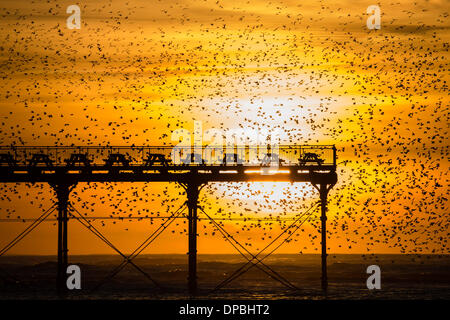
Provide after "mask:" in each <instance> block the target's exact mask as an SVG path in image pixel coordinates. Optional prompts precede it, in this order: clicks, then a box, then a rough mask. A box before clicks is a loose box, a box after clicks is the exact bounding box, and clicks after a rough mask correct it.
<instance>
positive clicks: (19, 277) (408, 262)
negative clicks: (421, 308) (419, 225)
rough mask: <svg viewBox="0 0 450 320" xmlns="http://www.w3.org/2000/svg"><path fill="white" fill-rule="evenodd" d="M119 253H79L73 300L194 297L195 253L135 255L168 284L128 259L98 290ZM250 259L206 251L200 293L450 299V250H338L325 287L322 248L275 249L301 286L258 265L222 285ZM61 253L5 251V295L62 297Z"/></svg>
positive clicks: (1, 295) (0, 279)
mask: <svg viewBox="0 0 450 320" xmlns="http://www.w3.org/2000/svg"><path fill="white" fill-rule="evenodd" d="M121 261H122V260H121V258H120V257H118V256H110V255H102V256H97V255H95V256H93V255H92V256H71V257H70V264H77V265H78V266H79V267H80V268H81V272H82V289H81V290H77V291H74V292H71V293H70V295H69V298H71V299H186V298H189V296H188V295H187V290H186V284H187V281H186V278H187V256H186V255H143V256H139V257H138V258H136V259H135V260H134V262H135V263H136V265H138V266H139V267H140V268H141V269H142V270H145V272H147V273H148V274H149V275H150V276H151V277H152V278H154V279H155V280H156V281H157V282H158V283H159V284H160V285H161V286H162V287H163V289H162V290H160V289H158V288H157V287H156V286H155V285H154V284H153V283H152V282H151V281H150V280H149V279H147V278H146V277H145V276H144V275H142V274H141V273H139V272H138V271H136V269H135V268H133V267H132V266H130V265H128V266H127V267H125V268H124V269H123V270H122V271H121V272H120V273H118V274H117V275H116V276H114V277H113V278H112V279H110V280H109V281H107V282H105V283H104V284H103V285H102V286H101V287H100V288H99V289H97V290H95V291H92V289H93V288H94V287H96V286H97V284H98V283H100V282H101V280H102V279H103V278H105V277H106V276H107V275H108V274H110V272H111V271H112V270H113V269H114V268H115V267H116V266H117V265H119V264H120V263H121ZM245 261H246V260H244V258H243V257H242V256H238V255H199V258H198V284H199V298H203V299H204V298H207V299H324V298H327V299H450V255H439V256H438V255H330V256H329V259H328V277H329V290H328V293H327V295H326V296H325V295H324V294H323V293H322V291H321V289H320V272H321V268H320V256H319V255H274V256H271V257H270V258H268V259H267V260H264V262H265V263H266V264H267V265H269V266H270V268H272V269H273V270H275V271H276V272H277V273H279V274H281V275H282V276H283V277H284V278H286V279H288V280H289V281H290V282H291V283H292V284H294V285H295V286H296V287H297V288H298V290H291V289H289V288H287V287H285V286H284V285H282V284H281V283H279V282H277V281H275V280H273V279H271V278H270V277H269V276H267V275H266V274H265V273H263V272H262V271H260V270H259V269H258V268H256V267H254V268H252V269H250V270H249V271H248V272H247V273H245V274H244V275H242V276H241V277H239V278H238V279H236V280H234V281H233V282H231V283H229V284H228V285H227V286H225V287H224V288H222V289H220V290H219V291H217V292H213V293H211V290H212V289H214V288H215V287H216V285H217V284H219V283H220V282H221V281H222V280H224V279H225V278H227V276H228V275H230V274H231V273H232V272H234V271H235V270H236V269H238V268H239V267H240V266H242V265H243V263H244V262H245ZM372 264H375V265H378V266H379V267H380V268H381V290H368V289H367V287H366V280H367V277H368V276H369V275H368V274H367V273H366V269H367V266H369V265H372ZM55 278H56V258H55V257H52V256H7V257H0V299H55V298H56V295H55Z"/></svg>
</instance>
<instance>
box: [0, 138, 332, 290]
mask: <svg viewBox="0 0 450 320" xmlns="http://www.w3.org/2000/svg"><path fill="white" fill-rule="evenodd" d="M255 155H256V156H255ZM253 181H272V182H278V181H279V182H303V183H305V182H306V183H311V184H312V185H313V186H314V187H315V188H316V189H317V190H318V192H319V195H320V201H319V203H318V205H320V208H321V215H320V219H321V247H322V248H321V258H322V261H321V264H322V277H321V287H322V289H323V290H324V291H326V289H327V286H328V279H327V247H326V220H327V216H326V210H327V196H328V193H329V191H330V189H331V188H332V187H333V186H334V185H335V184H336V182H337V174H336V148H335V146H334V145H280V146H278V147H277V148H276V149H272V150H271V148H270V147H269V148H267V147H265V146H233V147H232V148H230V147H229V146H227V147H225V146H223V147H222V146H220V147H217V146H215V147H213V148H211V147H210V146H206V147H205V146H202V147H198V146H197V147H192V148H191V147H178V146H177V147H169V146H159V147H157V146H155V147H153V146H132V147H112V146H99V147H98V146H84V147H76V146H72V147H44V146H37V147H22V146H21V147H8V146H0V183H30V182H31V183H38V182H39V183H48V184H50V185H51V186H52V188H53V189H54V190H55V193H56V197H57V205H56V206H52V208H50V209H49V210H48V211H47V212H45V213H44V214H43V215H41V216H40V217H39V218H37V219H36V220H35V221H34V222H33V223H32V224H31V225H30V226H29V227H28V228H27V229H26V230H25V231H24V232H22V233H21V234H19V235H18V236H17V237H16V238H15V239H14V240H12V241H11V242H10V243H8V245H7V246H6V247H4V248H3V249H1V250H0V256H1V255H3V254H5V253H6V252H7V251H8V250H9V249H11V248H12V247H13V246H14V245H15V244H17V243H18V242H19V241H20V240H21V239H23V237H25V236H26V235H27V234H28V233H29V232H31V231H32V230H33V229H34V228H35V227H37V226H38V225H39V224H40V223H41V222H42V221H44V220H45V219H46V218H47V217H48V216H49V215H50V213H52V212H53V211H54V210H57V211H58V215H57V226H58V236H57V239H58V240H57V243H58V245H57V257H58V269H57V281H56V283H57V291H58V293H59V294H60V295H61V296H64V294H65V293H66V290H67V289H66V269H67V266H68V242H67V234H68V221H69V219H75V220H78V221H80V222H81V223H82V224H83V225H84V226H86V227H87V228H88V229H89V230H91V231H92V232H93V233H94V234H95V235H96V236H98V237H99V238H100V239H101V240H102V241H104V242H105V243H106V244H107V245H109V246H110V247H112V248H113V249H114V250H115V251H116V252H117V253H118V254H120V255H121V256H122V257H123V258H124V261H123V262H122V264H121V265H119V266H118V267H117V268H116V269H115V270H114V271H113V272H112V273H111V274H110V275H109V276H108V277H107V278H106V279H105V280H107V279H109V278H111V277H113V276H114V275H115V274H117V273H118V272H119V271H120V270H121V269H122V268H123V267H124V266H125V265H127V264H131V265H132V266H133V267H135V268H136V269H137V270H138V271H140V272H141V273H142V274H144V275H145V276H146V277H147V278H148V279H149V280H151V281H152V282H153V283H154V284H155V285H156V286H157V287H159V288H162V287H161V286H160V285H159V284H158V283H157V282H156V281H155V280H154V279H153V278H152V277H151V276H150V275H149V274H147V273H146V272H145V271H143V270H142V269H140V268H139V267H138V266H137V265H135V264H134V262H133V261H132V260H133V259H134V258H135V257H136V256H137V255H138V254H139V253H141V252H142V251H143V250H144V249H145V248H146V247H147V246H149V245H150V244H151V243H152V242H153V241H154V240H155V239H156V237H157V236H158V235H159V234H160V233H161V232H163V231H164V230H165V229H166V228H167V227H168V226H169V225H170V223H172V222H173V221H174V219H175V218H181V216H180V213H181V211H182V210H181V209H182V208H180V209H179V210H177V211H176V212H174V213H173V214H172V215H171V216H170V217H168V219H167V220H165V221H164V223H162V224H161V226H160V227H159V228H158V229H157V231H155V232H154V233H153V234H152V235H151V236H150V237H149V238H148V239H146V241H144V243H142V244H141V245H140V246H139V247H138V248H137V249H136V250H135V251H134V252H133V253H132V254H131V255H129V256H126V255H125V254H123V253H122V252H120V251H119V250H118V249H117V248H116V247H115V246H114V245H113V244H112V243H111V242H109V240H107V239H106V238H105V237H104V236H103V235H102V234H101V233H100V232H99V231H98V230H97V229H95V228H94V227H93V226H92V225H91V224H90V223H89V221H88V219H89V218H88V217H86V218H87V219H86V218H83V216H82V215H81V214H79V212H78V211H77V210H76V209H75V208H74V207H73V205H72V204H71V203H70V201H69V196H70V192H71V190H72V189H73V188H74V187H75V186H76V185H77V183H79V182H176V183H178V184H180V185H181V186H183V188H184V189H185V193H186V196H187V201H186V202H185V204H184V205H183V206H185V207H187V209H188V215H187V216H186V219H187V220H188V267H189V268H188V269H189V274H188V291H189V294H190V295H192V296H194V295H196V294H197V292H198V286H197V236H198V234H197V222H198V221H199V218H198V211H199V210H200V211H201V212H203V213H204V214H205V215H206V217H207V218H208V219H209V220H210V221H211V222H212V223H213V224H214V225H215V227H216V228H217V230H219V231H220V232H221V233H222V235H223V236H224V237H225V239H227V240H229V241H230V243H231V244H232V245H233V246H234V247H235V249H236V250H237V251H238V252H239V253H241V254H242V255H243V256H244V257H245V258H246V259H247V263H246V264H245V265H244V266H242V267H241V268H239V269H238V270H236V272H235V273H233V274H232V275H231V276H230V277H229V278H228V279H225V280H224V281H222V282H221V283H220V284H219V285H218V286H217V287H216V288H215V289H214V290H218V289H220V288H221V287H223V286H224V285H226V284H227V283H229V282H230V281H233V280H234V279H236V278H237V277H239V276H240V275H241V274H243V273H244V272H246V271H247V270H249V269H250V268H252V267H257V268H259V269H261V270H262V271H264V272H266V273H267V274H268V275H269V276H270V277H272V278H273V279H275V280H277V281H280V282H281V283H283V284H284V285H286V286H287V287H288V288H291V289H295V286H294V285H292V284H291V283H290V282H289V281H288V280H287V279H285V278H284V277H282V276H281V275H279V274H278V273H277V272H275V271H274V270H273V269H271V268H270V267H269V266H267V265H266V264H264V262H263V260H264V259H265V258H266V257H267V256H268V255H270V254H271V253H272V252H273V251H275V250H276V249H277V248H278V247H277V248H275V249H273V250H272V251H271V252H270V253H268V254H267V255H266V256H264V257H261V258H259V257H258V256H259V255H260V254H261V253H262V252H260V253H258V254H257V255H253V254H251V253H250V252H249V251H248V250H246V249H245V247H243V246H242V245H241V244H239V242H237V241H236V240H235V239H234V238H233V237H232V236H231V235H230V234H228V232H227V231H226V230H224V229H223V227H221V226H220V225H219V224H217V223H216V222H215V220H214V219H213V218H212V217H210V216H209V215H208V214H207V213H206V212H205V211H204V210H203V208H202V207H201V206H200V205H199V200H198V199H199V193H200V191H201V189H202V188H203V187H204V186H205V185H207V184H208V183H210V182H222V183H231V182H253ZM183 218H184V217H183ZM299 221H300V220H298V219H297V220H295V221H294V223H293V224H292V225H291V226H293V227H296V228H297V229H298V227H299V226H298V225H297V226H295V225H294V224H295V223H297V222H299ZM305 221H306V220H304V221H303V222H305ZM303 222H300V223H303ZM295 230H296V229H295ZM283 233H284V232H283ZM281 236H282V235H280V236H279V237H281ZM271 244H272V243H271ZM271 244H269V245H271ZM269 245H268V246H269ZM267 248H268V247H266V248H265V249H267ZM244 251H245V252H246V253H247V254H249V255H250V258H248V257H247V256H246V255H245V252H244ZM254 261H256V262H254ZM100 285H101V283H100V284H99V285H98V286H97V287H99V286H100Z"/></svg>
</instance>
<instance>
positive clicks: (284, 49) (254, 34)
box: [0, 0, 450, 254]
mask: <svg viewBox="0 0 450 320" xmlns="http://www.w3.org/2000/svg"><path fill="white" fill-rule="evenodd" d="M71 4H74V3H72V2H70V1H48V2H45V3H42V2H40V1H34V2H32V3H30V2H29V1H24V0H17V1H3V2H2V5H1V9H0V16H1V19H0V34H1V37H0V39H1V40H0V56H1V64H0V69H1V74H2V80H1V82H0V119H1V124H2V130H0V145H10V144H16V145H22V144H23V145H69V144H75V145H105V144H112V145H131V144H135V145H162V144H166V145H170V144H173V142H172V141H171V140H170V137H171V132H172V131H173V130H175V129H177V128H186V129H188V130H192V128H193V123H194V120H198V121H202V123H203V129H204V130H207V129H210V128H218V129H221V130H234V129H244V130H247V131H251V130H256V129H259V130H269V131H273V130H281V131H282V132H283V135H282V136H283V141H282V142H284V143H310V144H314V143H321V144H336V145H337V147H338V156H339V162H338V175H339V183H338V185H336V186H335V188H334V189H333V190H332V192H331V193H330V207H329V221H328V222H329V226H330V228H329V230H330V233H329V248H330V251H331V252H335V253H366V252H369V253H371V252H376V253H387V252H389V253H400V252H408V253H428V252H434V253H448V250H449V249H448V235H449V233H448V229H449V228H448V226H449V214H448V212H449V207H448V202H447V198H448V192H447V190H448V187H447V186H448V176H447V172H448V143H447V135H448V123H449V122H448V81H449V76H448V63H447V61H448V56H449V54H448V43H449V33H448V29H449V26H450V25H449V22H448V11H449V2H448V1H445V0H442V1H440V0H434V1H416V2H411V1H406V0H400V1H379V2H378V5H379V6H380V8H381V12H382V20H381V29H380V30H377V31H369V30H367V28H366V19H367V14H366V8H367V7H368V6H369V5H372V4H374V3H372V2H371V1H357V2H355V1H347V0H345V1H335V0H334V1H248V2H242V3H236V2H232V1H172V0H168V1H167V0H164V1H144V0H130V1H126V2H123V1H83V2H79V3H77V4H78V5H79V6H80V8H81V19H82V26H81V29H80V30H68V29H67V27H66V18H67V16H68V14H66V13H65V11H66V8H67V6H68V5H71ZM0 188H1V193H0V203H1V210H0V215H1V216H0V219H16V218H17V217H18V216H20V217H21V218H31V217H37V216H38V215H39V214H40V213H41V212H42V210H45V209H46V208H48V207H49V206H50V205H51V197H52V196H51V193H49V192H51V191H50V189H49V187H48V186H45V185H34V186H31V185H30V186H19V185H8V186H1V187H0ZM75 191H76V194H75V193H74V194H73V195H72V198H71V200H72V202H73V203H74V206H75V207H77V208H78V209H79V210H80V211H81V212H85V213H87V214H89V215H91V216H94V215H95V216H109V215H120V216H128V215H130V214H131V215H132V216H140V215H141V216H142V215H151V214H152V213H153V214H156V213H158V212H159V213H160V214H161V215H164V214H166V212H167V211H168V210H169V211H170V210H173V209H175V208H177V206H178V205H179V204H180V203H181V202H182V201H184V195H182V194H180V192H182V190H181V189H180V188H178V187H176V186H175V185H168V184H157V183H148V184H116V185H101V184H97V185H91V186H89V187H88V186H87V185H81V184H80V185H79V186H77V189H76V190H75ZM258 191H260V192H261V193H260V194H257V192H258ZM317 197H318V195H317V193H316V192H315V191H314V190H313V189H312V187H311V186H309V185H306V184H295V185H290V184H281V183H279V184H274V183H265V184H262V183H254V184H252V185H246V184H242V185H239V184H233V185H220V184H214V185H211V186H209V187H208V188H207V189H205V192H204V193H202V204H203V205H204V206H205V208H207V209H208V212H210V213H211V214H212V215H214V216H216V217H220V216H221V215H222V214H231V216H233V217H239V216H240V215H241V214H244V215H247V216H252V217H267V216H269V214H272V216H282V217H285V216H287V217H292V216H293V215H294V214H297V213H299V212H301V211H302V210H304V209H303V208H304V207H305V206H307V205H308V203H310V202H311V201H312V200H311V199H317ZM146 210H148V212H147V211H146ZM315 216H317V213H316V214H315ZM178 223H179V225H177V226H174V228H172V229H170V230H167V231H166V233H165V234H164V235H163V236H162V237H161V238H160V239H158V241H156V242H155V246H154V247H152V248H149V249H148V250H147V251H145V253H184V252H186V251H187V237H186V235H185V233H184V231H183V229H184V228H185V227H186V224H185V221H181V220H180V221H179V222H178ZM95 224H96V225H98V226H99V227H100V230H103V231H104V233H105V235H106V236H107V237H108V238H110V240H111V241H112V242H113V243H115V244H116V245H117V246H118V247H119V248H121V249H123V250H124V251H125V252H129V251H131V250H133V249H134V247H136V246H137V245H138V244H139V242H140V241H143V240H144V239H145V238H146V236H147V235H148V234H149V233H150V232H151V231H152V230H153V229H154V228H155V227H156V225H155V224H153V225H150V224H149V223H148V222H144V221H140V222H136V221H134V222H126V221H119V222H117V223H115V224H114V223H113V222H112V221H111V220H105V221H104V222H102V221H96V222H95ZM317 224H318V221H317V219H315V220H314V219H313V221H312V222H310V223H306V224H305V225H304V227H302V229H304V230H303V231H302V232H300V233H299V234H298V236H296V237H294V239H295V240H296V241H292V242H290V243H288V244H286V245H285V246H283V247H282V248H281V249H280V251H279V252H289V253H297V252H300V251H302V252H306V253H308V252H311V253H313V252H318V249H319V237H318V235H319V233H318V230H317V229H316V228H315V227H314V225H317ZM103 225H104V226H103ZM225 226H226V228H227V229H228V230H230V231H233V232H236V231H239V233H238V234H237V238H238V239H240V240H242V242H244V243H248V244H251V246H250V248H251V249H252V250H257V249H261V248H262V247H264V244H265V243H267V241H268V239H269V237H270V236H272V237H273V236H275V235H276V234H277V233H279V232H280V227H279V225H278V224H276V223H275V224H272V225H251V224H250V223H248V222H246V223H243V222H226V223H225ZM23 228H25V224H24V223H16V222H7V223H6V222H5V223H0V233H1V234H2V237H1V238H0V246H3V245H5V244H6V243H8V242H9V241H10V240H11V239H13V238H14V236H15V235H16V234H17V233H18V232H20V231H21V230H22V229H23ZM199 230H200V231H199V234H200V238H199V253H223V252H226V253H232V252H234V251H233V250H234V249H233V248H232V247H231V246H230V245H229V244H227V243H226V242H225V241H224V240H223V239H221V237H219V236H218V235H217V232H216V233H215V234H212V232H213V231H214V230H213V228H212V226H210V225H208V224H207V223H206V221H201V222H200V227H199ZM69 238H70V244H69V249H70V253H71V254H84V253H86V254H88V253H112V250H110V249H109V248H107V247H106V246H105V245H104V244H103V243H101V241H100V240H97V239H95V238H94V236H92V235H90V234H89V232H88V231H87V230H85V229H82V227H81V225H80V226H78V223H77V222H71V223H70V229H69ZM55 252H56V227H55V225H54V224H53V223H46V224H43V225H41V226H39V229H37V230H35V231H34V232H33V233H32V234H31V235H30V236H29V237H27V238H26V239H25V240H24V241H23V242H22V243H20V244H19V245H17V247H16V248H14V249H13V250H11V252H9V253H10V254H31V253H33V254H54V253H55Z"/></svg>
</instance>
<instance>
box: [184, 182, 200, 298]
mask: <svg viewBox="0 0 450 320" xmlns="http://www.w3.org/2000/svg"><path fill="white" fill-rule="evenodd" d="M199 192H200V191H199V185H198V184H196V183H189V184H188V185H187V188H186V193H187V198H188V208H189V215H188V224H189V226H188V233H189V234H188V237H189V252H188V255H189V276H188V290H189V294H190V295H191V296H195V295H196V294H197V206H198V195H199Z"/></svg>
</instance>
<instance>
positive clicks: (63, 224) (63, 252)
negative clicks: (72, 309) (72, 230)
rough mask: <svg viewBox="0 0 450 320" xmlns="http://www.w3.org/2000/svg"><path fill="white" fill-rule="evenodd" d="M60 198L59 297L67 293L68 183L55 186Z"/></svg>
mask: <svg viewBox="0 0 450 320" xmlns="http://www.w3.org/2000/svg"><path fill="white" fill-rule="evenodd" d="M53 188H54V189H55V191H56V196H57V198H58V219H57V220H58V270H57V277H56V290H57V293H58V295H59V296H64V295H65V294H66V293H67V290H66V289H67V287H66V270H67V264H68V259H67V252H68V250H67V220H68V217H67V205H68V202H69V193H70V185H69V184H66V183H61V184H56V185H54V186H53Z"/></svg>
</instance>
